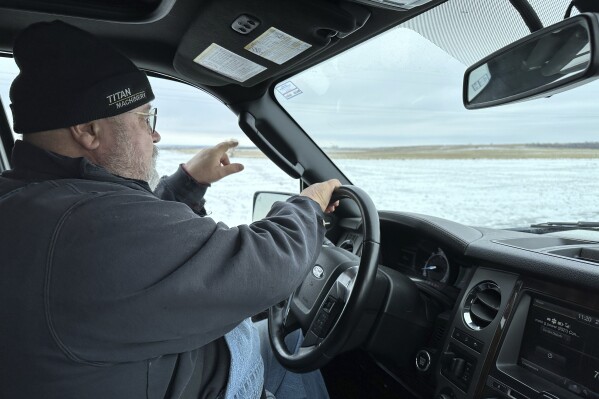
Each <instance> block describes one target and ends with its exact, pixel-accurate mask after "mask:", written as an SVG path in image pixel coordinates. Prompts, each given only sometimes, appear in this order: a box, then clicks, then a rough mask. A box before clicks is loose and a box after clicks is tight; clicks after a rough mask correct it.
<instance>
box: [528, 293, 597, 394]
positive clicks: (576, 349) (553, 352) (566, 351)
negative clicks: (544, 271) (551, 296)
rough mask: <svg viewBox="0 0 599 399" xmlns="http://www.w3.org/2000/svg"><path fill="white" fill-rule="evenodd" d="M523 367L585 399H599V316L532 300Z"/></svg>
mask: <svg viewBox="0 0 599 399" xmlns="http://www.w3.org/2000/svg"><path fill="white" fill-rule="evenodd" d="M519 364H520V366H522V367H524V368H526V369H527V370H529V371H531V372H532V373H534V374H537V375H539V376H540V377H542V378H545V379H547V380H549V381H551V382H553V383H555V384H557V385H559V386H561V387H563V388H564V389H567V390H568V391H570V392H572V393H574V394H576V395H578V396H580V397H583V398H599V316H598V315H596V314H590V313H589V312H586V311H579V310H576V309H573V308H566V307H564V306H561V305H556V304H555V303H551V302H547V301H545V300H542V299H538V298H537V299H533V300H532V303H531V306H530V310H529V313H528V319H527V321H526V328H525V331H524V337H523V340H522V347H521V350H520V359H519Z"/></svg>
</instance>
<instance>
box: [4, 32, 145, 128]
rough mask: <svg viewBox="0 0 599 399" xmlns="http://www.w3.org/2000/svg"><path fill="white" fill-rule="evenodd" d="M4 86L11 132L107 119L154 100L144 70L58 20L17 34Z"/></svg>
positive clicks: (104, 43) (94, 38)
mask: <svg viewBox="0 0 599 399" xmlns="http://www.w3.org/2000/svg"><path fill="white" fill-rule="evenodd" d="M13 53H14V58H15V62H16V64H17V66H18V67H19V69H20V73H19V75H18V76H17V77H16V78H15V80H14V81H13V82H12V85H11V87H10V101H11V104H10V108H11V109H12V114H13V121H14V131H15V132H17V133H23V134H26V133H34V132H39V131H44V130H52V129H58V128H64V127H68V126H73V125H77V124H80V123H85V122H90V121H93V120H96V119H102V118H107V117H110V116H115V115H119V114H122V113H124V112H127V111H130V110H132V109H135V108H137V107H139V106H141V105H143V104H147V103H148V102H150V101H152V100H153V99H154V93H152V88H151V87H150V82H149V81H148V78H147V76H146V74H145V73H143V72H142V71H140V70H139V69H138V68H137V67H136V66H135V65H134V64H133V62H131V61H130V60H129V59H128V58H127V57H125V56H124V55H123V54H121V53H120V52H118V51H117V50H116V49H115V48H114V47H112V46H111V45H110V44H109V43H107V42H105V41H102V40H100V39H98V38H96V37H95V36H93V35H91V34H89V33H88V32H85V31H83V30H81V29H79V28H76V27H74V26H71V25H68V24H66V23H64V22H61V21H54V22H41V23H36V24H33V25H31V26H29V27H27V28H26V29H25V30H23V31H22V32H21V33H20V34H19V36H17V38H16V40H15V44H14V50H13Z"/></svg>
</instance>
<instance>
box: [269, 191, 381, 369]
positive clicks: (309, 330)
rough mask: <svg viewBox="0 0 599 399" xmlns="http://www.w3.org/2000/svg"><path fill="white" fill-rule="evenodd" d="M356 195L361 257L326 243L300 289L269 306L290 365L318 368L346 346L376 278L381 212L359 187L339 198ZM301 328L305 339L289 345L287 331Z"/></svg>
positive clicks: (272, 327)
mask: <svg viewBox="0 0 599 399" xmlns="http://www.w3.org/2000/svg"><path fill="white" fill-rule="evenodd" d="M342 198H349V199H351V200H353V201H354V202H355V203H356V205H357V206H358V208H359V210H360V213H361V216H362V222H361V225H362V232H363V241H362V253H361V257H360V258H357V257H356V256H355V255H353V254H350V253H348V252H347V251H344V250H342V249H340V248H337V247H335V246H327V245H323V247H322V250H321V253H320V255H319V257H318V259H317V261H316V265H314V267H313V269H312V270H311V271H310V272H309V273H308V275H307V276H306V278H305V280H304V281H303V282H302V284H301V285H300V286H299V287H298V289H297V290H296V291H295V292H294V293H293V294H292V295H291V296H290V297H289V298H288V299H287V300H286V301H283V302H282V303H280V304H278V305H275V306H272V307H271V308H270V309H269V312H268V332H269V339H270V344H271V347H272V349H273V352H274V355H275V357H276V358H277V360H278V361H279V362H280V363H281V364H282V365H283V366H284V367H285V368H287V369H288V370H291V371H295V372H308V371H312V370H316V369H318V368H320V367H322V366H323V365H324V364H326V363H327V362H328V361H330V360H331V359H332V358H333V357H334V356H335V355H336V354H338V353H340V352H341V350H343V349H344V347H345V346H346V344H347V343H348V342H349V341H350V338H351V337H352V332H353V330H354V328H355V327H356V326H357V325H358V322H359V320H360V316H361V314H362V310H363V309H364V307H365V305H366V303H367V300H368V296H369V293H370V291H371V288H372V286H373V284H374V280H375V278H376V273H377V269H378V257H379V246H380V226H379V218H378V213H377V210H376V207H375V206H374V203H373V202H372V200H371V199H370V197H369V196H368V194H366V192H365V191H364V190H362V189H360V188H358V187H355V186H351V185H347V186H341V187H339V188H338V189H336V190H335V192H334V193H333V201H335V200H337V199H342ZM298 328H301V329H302V332H303V333H304V340H303V342H302V344H301V347H300V348H299V349H298V350H297V351H293V349H294V348H292V349H291V350H289V349H288V348H287V345H286V344H285V336H287V335H288V334H289V333H290V332H292V331H295V330H296V329H298Z"/></svg>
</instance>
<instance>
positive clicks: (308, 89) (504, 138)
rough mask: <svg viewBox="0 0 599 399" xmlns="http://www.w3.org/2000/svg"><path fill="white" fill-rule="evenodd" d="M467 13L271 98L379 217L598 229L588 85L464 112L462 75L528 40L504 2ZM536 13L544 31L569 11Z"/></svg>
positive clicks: (419, 26)
mask: <svg viewBox="0 0 599 399" xmlns="http://www.w3.org/2000/svg"><path fill="white" fill-rule="evenodd" d="M472 3H476V2H469V1H458V0H454V1H450V2H447V3H444V4H442V5H441V6H439V7H437V8H435V9H434V10H432V11H429V12H427V13H425V14H423V15H421V16H419V17H417V18H415V19H413V20H411V21H409V22H408V23H406V24H403V25H400V26H399V27H396V28H394V29H392V30H390V31H388V32H387V33H385V34H383V35H380V36H378V37H376V38H374V39H372V40H370V41H368V42H366V43H363V44H362V45H360V46H358V47H356V48H353V49H352V50H350V51H347V52H345V53H343V54H341V55H339V56H337V57H336V58H334V59H331V60H329V61H327V62H325V63H323V64H320V65H318V66H316V67H314V68H311V69H309V70H307V71H304V72H303V73H301V74H298V75H296V76H293V77H291V78H289V79H286V80H284V81H282V82H280V83H279V84H278V85H277V86H276V87H275V90H274V95H275V97H276V99H277V101H279V102H280V104H281V105H282V106H283V107H284V108H285V110H286V111H287V112H288V113H289V114H290V115H291V116H292V117H293V118H294V119H295V120H296V122H298V123H299V124H300V125H301V126H302V127H303V128H304V129H305V130H306V132H307V133H308V134H309V135H310V136H311V137H312V139H313V140H314V141H315V142H316V143H317V144H319V145H320V146H321V147H322V148H323V150H324V151H325V152H326V154H327V155H328V156H329V157H330V158H331V159H332V160H334V162H335V163H336V164H337V165H338V166H339V167H340V169H341V170H342V171H343V172H344V173H345V174H346V176H347V177H348V178H349V179H350V180H351V181H352V183H353V184H355V185H358V186H360V187H362V188H364V189H365V190H366V191H367V192H368V193H369V194H370V195H371V196H372V198H373V200H374V202H375V204H376V205H377V207H378V208H379V209H380V210H400V211H409V212H417V213H424V214H429V215H435V216H440V217H443V218H447V219H451V220H455V221H458V222H461V223H465V224H469V225H480V226H483V225H484V226H488V227H521V226H526V225H530V224H532V223H540V222H547V221H556V220H599V215H598V211H597V209H596V207H595V201H596V197H597V195H598V194H599V184H598V183H597V179H596V176H597V173H598V171H599V159H598V156H599V140H598V139H597V134H598V133H597V131H596V125H597V116H596V115H597V111H596V107H597V104H596V99H597V98H598V97H597V95H598V94H599V83H597V82H596V81H595V82H593V83H591V84H589V85H586V86H582V87H579V88H576V89H574V90H571V91H568V92H564V93H560V94H558V95H556V96H553V97H551V98H545V99H539V100H534V101H528V102H521V103H517V104H511V105H506V106H502V107H496V108H491V109H483V110H474V111H468V110H466V109H465V108H464V106H463V104H462V80H463V76H464V71H465V69H466V68H467V67H468V66H469V64H470V63H472V62H474V61H476V60H478V59H480V58H482V57H484V56H485V55H487V54H489V53H491V52H493V51H495V50H497V49H498V48H500V47H502V46H504V45H505V44H507V43H509V42H512V41H515V40H517V39H519V38H520V37H522V36H524V35H526V34H528V33H529V31H528V29H527V27H526V25H525V24H524V22H523V21H522V19H521V17H520V16H519V14H518V13H517V12H516V11H515V10H514V9H513V8H512V7H511V6H510V4H509V2H504V3H505V4H502V5H500V6H497V8H493V9H491V8H489V6H490V5H489V4H485V5H484V6H485V8H482V7H481V6H480V5H479V7H481V8H478V9H473V7H475V6H474V5H473V4H472ZM485 3H488V2H485ZM536 3H539V5H540V7H536V8H537V12H538V14H539V17H540V18H541V20H542V21H543V23H544V24H545V25H548V24H551V23H555V22H558V21H559V20H560V19H561V18H562V17H563V15H564V11H565V9H566V8H567V5H568V3H569V2H568V1H563V2H559V1H558V2H552V3H551V4H552V7H553V8H551V7H549V6H547V5H545V4H546V3H542V2H536ZM541 3H542V4H541ZM532 4H533V5H535V2H534V1H533V2H532ZM494 7H495V6H494ZM441 20H443V21H453V22H450V23H447V24H445V25H443V26H444V27H443V28H439V27H440V26H441V24H440V22H439V21H441Z"/></svg>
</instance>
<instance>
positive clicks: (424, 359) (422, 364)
mask: <svg viewBox="0 0 599 399" xmlns="http://www.w3.org/2000/svg"><path fill="white" fill-rule="evenodd" d="M430 367H431V354H430V353H428V351H427V350H426V349H421V350H419V351H418V353H416V368H417V369H418V371H427V370H428V369H429V368H430Z"/></svg>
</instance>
